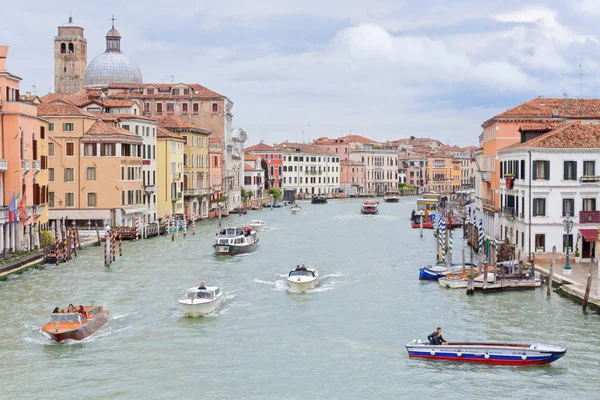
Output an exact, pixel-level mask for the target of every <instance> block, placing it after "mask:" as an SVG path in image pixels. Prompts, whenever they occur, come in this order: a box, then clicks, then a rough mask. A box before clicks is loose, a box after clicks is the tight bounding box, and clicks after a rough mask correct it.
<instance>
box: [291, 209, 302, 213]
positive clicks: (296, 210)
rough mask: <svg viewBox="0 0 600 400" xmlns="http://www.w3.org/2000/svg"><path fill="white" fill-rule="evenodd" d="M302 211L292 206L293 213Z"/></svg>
mask: <svg viewBox="0 0 600 400" xmlns="http://www.w3.org/2000/svg"><path fill="white" fill-rule="evenodd" d="M299 212H300V209H299V208H292V214H298V213H299Z"/></svg>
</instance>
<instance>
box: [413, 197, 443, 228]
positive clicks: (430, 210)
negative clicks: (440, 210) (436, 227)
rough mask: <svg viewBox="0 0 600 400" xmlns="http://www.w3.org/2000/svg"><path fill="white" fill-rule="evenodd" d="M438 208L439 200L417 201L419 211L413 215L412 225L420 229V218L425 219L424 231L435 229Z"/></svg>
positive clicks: (414, 211) (425, 199) (426, 199)
mask: <svg viewBox="0 0 600 400" xmlns="http://www.w3.org/2000/svg"><path fill="white" fill-rule="evenodd" d="M437 207H438V200H437V199H433V198H421V199H418V200H417V209H416V210H413V212H412V215H411V225H412V227H413V228H419V226H420V221H419V220H420V218H421V217H423V229H433V216H432V214H434V213H435V211H436V210H437Z"/></svg>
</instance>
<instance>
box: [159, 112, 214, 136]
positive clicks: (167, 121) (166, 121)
mask: <svg viewBox="0 0 600 400" xmlns="http://www.w3.org/2000/svg"><path fill="white" fill-rule="evenodd" d="M156 121H157V122H158V125H159V126H160V127H161V128H164V129H169V130H174V131H192V132H196V133H206V134H210V131H208V130H206V129H202V128H198V127H197V126H196V125H193V124H188V123H187V122H183V121H181V120H178V119H177V118H174V117H172V116H170V115H165V116H162V117H158V118H156Z"/></svg>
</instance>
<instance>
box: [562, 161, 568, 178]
mask: <svg viewBox="0 0 600 400" xmlns="http://www.w3.org/2000/svg"><path fill="white" fill-rule="evenodd" d="M563 168H564V176H563V179H564V180H565V181H566V180H568V179H569V162H568V161H565V162H564V167H563Z"/></svg>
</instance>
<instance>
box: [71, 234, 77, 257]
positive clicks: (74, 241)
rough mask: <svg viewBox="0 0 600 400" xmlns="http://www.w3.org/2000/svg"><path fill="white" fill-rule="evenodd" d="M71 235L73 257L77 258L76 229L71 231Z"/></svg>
mask: <svg viewBox="0 0 600 400" xmlns="http://www.w3.org/2000/svg"><path fill="white" fill-rule="evenodd" d="M71 235H72V236H73V255H74V256H75V257H77V235H76V233H75V228H72V229H71Z"/></svg>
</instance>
